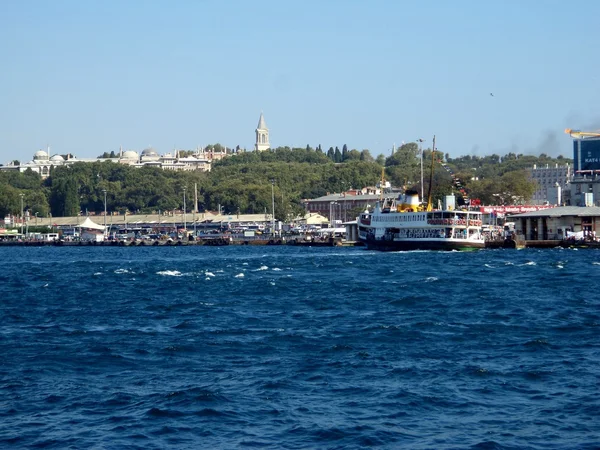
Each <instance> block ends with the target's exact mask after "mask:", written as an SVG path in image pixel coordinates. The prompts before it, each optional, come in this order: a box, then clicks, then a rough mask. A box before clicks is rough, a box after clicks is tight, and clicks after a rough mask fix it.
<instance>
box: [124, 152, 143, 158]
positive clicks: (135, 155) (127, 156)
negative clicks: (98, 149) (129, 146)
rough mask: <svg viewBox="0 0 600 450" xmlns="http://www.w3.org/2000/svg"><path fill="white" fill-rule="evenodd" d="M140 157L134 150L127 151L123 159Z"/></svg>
mask: <svg viewBox="0 0 600 450" xmlns="http://www.w3.org/2000/svg"><path fill="white" fill-rule="evenodd" d="M138 158H139V156H138V154H137V152H134V151H133V150H127V151H126V152H123V159H138Z"/></svg>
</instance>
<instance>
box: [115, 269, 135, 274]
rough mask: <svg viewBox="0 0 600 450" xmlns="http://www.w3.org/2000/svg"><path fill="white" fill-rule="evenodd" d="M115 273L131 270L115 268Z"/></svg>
mask: <svg viewBox="0 0 600 450" xmlns="http://www.w3.org/2000/svg"><path fill="white" fill-rule="evenodd" d="M115 273H132V272H130V271H129V270H127V269H117V270H115Z"/></svg>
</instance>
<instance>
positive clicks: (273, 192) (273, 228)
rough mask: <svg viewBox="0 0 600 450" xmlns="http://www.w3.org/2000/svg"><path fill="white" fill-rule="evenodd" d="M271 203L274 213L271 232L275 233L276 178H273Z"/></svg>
mask: <svg viewBox="0 0 600 450" xmlns="http://www.w3.org/2000/svg"><path fill="white" fill-rule="evenodd" d="M271 204H272V207H273V215H272V216H271V234H273V235H274V234H275V179H274V178H271Z"/></svg>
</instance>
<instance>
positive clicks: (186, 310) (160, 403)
mask: <svg viewBox="0 0 600 450" xmlns="http://www.w3.org/2000/svg"><path fill="white" fill-rule="evenodd" d="M0 256H1V257H2V259H3V261H4V266H3V268H2V271H1V272H0V301H1V303H0V304H1V307H0V357H1V359H0V446H1V447H9V446H10V447H13V448H15V447H16V448H18V447H25V448H32V447H37V448H82V449H84V448H85V449H87V448H140V449H141V448H143V449H151V448H182V449H184V448H190V449H191V448H215V449H218V448H223V449H229V448H243V447H260V448H298V449H304V448H340V449H346V448H361V447H369V446H373V447H381V448H410V449H425V448H427V449H462V448H467V449H468V448H475V449H549V448H551V449H587V448H590V449H591V448H600V436H599V430H600V392H599V387H600V364H599V363H600V334H599V332H600V290H599V288H600V282H599V281H598V280H599V279H600V252H597V251H591V250H580V251H574V250H558V249H556V250H543V251H540V250H521V251H515V250H508V251H507V250H498V251H480V252H475V253H458V252H450V253H436V252H408V253H377V252H370V251H367V250H365V249H362V248H341V249H340V248H318V249H317V248H315V249H312V248H298V247H285V246H282V247H275V246H274V247H238V246H235V247H159V248H156V247H145V248H142V247H136V248H122V247H107V248H98V247H94V248H60V247H48V248H14V247H13V248H2V249H0Z"/></svg>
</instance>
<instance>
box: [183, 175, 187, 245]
mask: <svg viewBox="0 0 600 450" xmlns="http://www.w3.org/2000/svg"><path fill="white" fill-rule="evenodd" d="M186 189H187V188H186V187H185V186H184V187H183V232H184V233H186V234H187V227H186V223H185V219H186V217H185V190H186ZM186 237H187V236H186Z"/></svg>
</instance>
